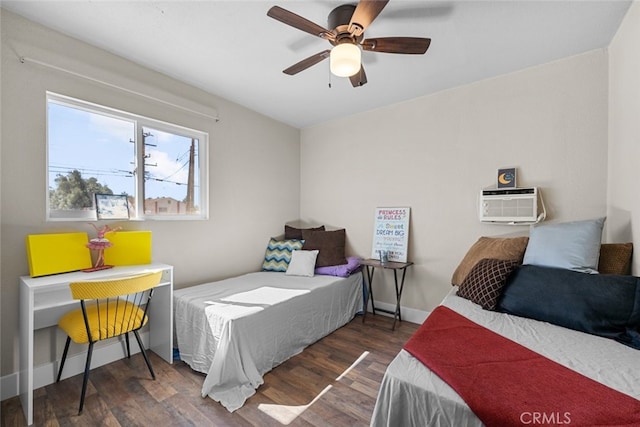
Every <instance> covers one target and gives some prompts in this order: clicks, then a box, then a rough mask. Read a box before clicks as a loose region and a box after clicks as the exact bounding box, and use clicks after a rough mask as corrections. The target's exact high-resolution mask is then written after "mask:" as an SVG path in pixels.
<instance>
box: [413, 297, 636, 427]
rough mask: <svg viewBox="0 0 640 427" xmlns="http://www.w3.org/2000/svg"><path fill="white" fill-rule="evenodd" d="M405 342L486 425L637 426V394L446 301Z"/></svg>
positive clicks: (501, 426)
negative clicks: (507, 335) (465, 313)
mask: <svg viewBox="0 0 640 427" xmlns="http://www.w3.org/2000/svg"><path fill="white" fill-rule="evenodd" d="M404 348H405V350H407V351H408V352H409V353H411V354H412V355H413V356H414V357H416V358H417V359H418V360H420V361H421V362H422V363H424V364H425V365H426V366H427V367H428V368H429V369H431V370H432V371H433V372H435V373H436V374H437V375H438V376H439V377H440V378H442V379H443V380H444V381H445V382H447V383H448V384H449V385H450V386H451V387H452V388H453V389H454V390H455V391H456V392H457V393H458V394H459V395H460V397H462V399H463V400H464V401H465V402H466V403H467V405H469V407H470V408H471V410H472V411H473V412H474V413H475V414H476V416H477V417H478V418H480V420H481V421H482V422H483V423H484V424H485V425H487V426H500V427H503V426H521V425H532V426H535V425H570V426H640V400H636V399H634V398H632V397H630V396H628V395H626V394H624V393H621V392H619V391H616V390H614V389H612V388H610V387H607V386H605V385H603V384H600V383H599V382H597V381H594V380H592V379H590V378H587V377H585V376H584V375H582V374H579V373H577V372H575V371H572V370H571V369H569V368H566V367H564V366H562V365H560V364H559V363H556V362H554V361H552V360H550V359H547V358H546V357H544V356H541V355H540V354H538V353H536V352H534V351H531V350H529V349H527V348H525V347H523V346H521V345H520V344H517V343H515V342H513V341H511V340H509V339H507V338H504V337H503V336H501V335H498V334H496V333H494V332H492V331H490V330H488V329H486V328H484V327H482V326H480V325H478V324H476V323H474V322H472V321H471V320H469V319H467V318H466V317H464V316H461V315H460V314H458V313H456V312H455V311H453V310H451V309H449V308H447V307H443V306H440V307H438V308H436V309H435V310H434V311H433V313H431V315H430V316H429V317H428V318H427V320H426V321H425V322H424V324H423V325H422V326H421V327H420V328H419V329H418V330H417V331H416V333H415V334H414V335H413V336H412V337H411V339H409V341H408V342H407V343H406V344H405V347H404ZM639 357H640V354H639ZM639 363H640V362H639ZM639 369H640V365H639ZM638 387H640V384H639V385H638Z"/></svg>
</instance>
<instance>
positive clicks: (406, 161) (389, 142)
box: [300, 50, 607, 310]
mask: <svg viewBox="0 0 640 427" xmlns="http://www.w3.org/2000/svg"><path fill="white" fill-rule="evenodd" d="M370 84H375V83H370ZM363 89H366V87H365V88H363ZM358 90H360V89H356V90H354V92H353V96H358ZM505 166H515V167H517V168H518V180H519V183H520V184H521V185H524V186H538V187H540V188H541V189H542V192H543V195H544V200H545V202H546V205H547V209H548V211H549V218H550V219H551V220H556V221H560V220H575V219H586V218H591V217H595V216H601V215H604V214H605V213H606V190H607V186H606V181H607V53H606V51H605V50H596V51H592V52H589V53H586V54H582V55H579V56H574V57H570V58H566V59H563V60H560V61H556V62H553V63H549V64H546V65H542V66H538V67H534V68H529V69H526V70H523V71H521V72H517V73H513V74H509V75H504V76H500V77H497V78H493V79H490V80H485V81H480V82H477V83H474V84H470V85H467V86H463V87H459V88H456V89H452V90H448V91H444V92H441V93H437V94H435V95H431V96H425V97H421V98H417V99H414V100H411V101H409V102H405V103H402V104H398V105H393V106H389V107H387V108H381V109H378V110H375V111H370V112H367V113H364V114H359V115H356V116H351V117H346V118H343V119H340V120H335V121H332V122H329V123H326V124H322V125H319V126H315V127H311V128H307V129H303V130H302V132H301V205H300V214H301V217H302V219H303V220H305V221H307V222H309V223H324V224H328V225H331V226H338V227H345V228H346V230H347V240H348V244H349V250H350V252H351V253H352V254H357V255H360V256H364V257H369V256H370V255H371V243H372V232H373V212H374V208H375V207H377V206H410V207H411V222H410V237H409V258H410V260H412V261H413V262H415V264H416V265H415V266H414V267H412V268H411V269H410V270H409V272H408V273H407V282H406V288H405V293H404V295H403V299H402V305H403V306H407V307H411V308H416V309H420V310H431V309H432V308H433V307H434V306H435V305H436V304H437V303H439V302H440V300H441V299H442V297H443V296H444V295H445V294H446V292H448V290H449V289H450V286H449V283H450V278H451V274H452V272H453V270H454V269H455V267H456V265H457V264H458V262H459V261H460V259H461V258H462V257H463V255H464V254H465V252H466V251H467V249H468V248H469V246H470V245H471V244H472V243H473V242H474V241H475V240H476V239H478V237H480V236H482V235H500V234H507V233H518V232H519V233H526V231H527V227H522V226H518V227H514V226H498V225H486V224H481V223H480V222H479V221H478V219H477V207H476V206H477V198H478V194H479V191H480V189H482V188H483V187H487V186H492V185H495V179H496V172H497V169H498V168H500V167H505ZM376 274H378V273H376ZM382 278H384V281H383V280H382ZM374 285H376V286H375V288H374V291H375V292H374V294H375V295H376V300H381V301H384V302H387V303H392V302H394V301H395V295H394V294H393V292H392V287H393V285H392V275H391V274H390V273H389V274H386V275H382V276H377V277H376V279H375V280H374Z"/></svg>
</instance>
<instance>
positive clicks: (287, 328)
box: [174, 272, 363, 411]
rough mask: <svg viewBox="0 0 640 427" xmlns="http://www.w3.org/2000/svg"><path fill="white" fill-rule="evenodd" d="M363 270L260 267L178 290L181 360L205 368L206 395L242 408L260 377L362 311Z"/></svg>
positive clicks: (178, 331)
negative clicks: (300, 271)
mask: <svg viewBox="0 0 640 427" xmlns="http://www.w3.org/2000/svg"><path fill="white" fill-rule="evenodd" d="M362 300H363V298H362V274H361V273H356V274H352V275H351V276H350V277H348V278H341V277H334V276H320V275H316V276H314V277H300V276H287V275H285V274H284V273H275V272H258V273H250V274H246V275H243V276H239V277H234V278H230V279H226V280H222V281H219V282H213V283H206V284H203V285H199V286H193V287H189V288H185V289H179V290H177V291H175V292H174V311H175V314H174V319H175V330H176V337H177V341H178V347H179V350H180V357H181V359H182V360H183V361H184V362H186V363H187V364H188V365H189V366H190V367H191V368H192V369H194V370H196V371H199V372H203V373H206V374H207V376H206V378H205V380H204V384H203V386H202V396H203V397H204V396H207V395H208V396H210V397H211V398H212V399H214V400H216V401H218V402H220V403H221V404H222V405H224V407H225V408H227V409H228V410H229V411H235V410H236V409H238V408H240V407H241V406H242V405H243V404H244V402H245V401H246V400H247V399H248V398H249V397H250V396H252V395H253V394H254V393H255V389H256V388H258V387H259V386H260V385H261V384H262V383H263V379H262V375H264V374H265V373H266V372H268V371H270V370H271V369H272V368H273V367H275V366H277V365H279V364H280V363H282V362H284V361H285V360H287V359H289V358H290V357H292V356H294V355H295V354H297V353H300V352H301V351H302V350H303V349H304V348H305V347H306V346H308V345H309V344H312V343H314V342H315V341H317V340H319V339H320V338H322V337H324V336H326V335H328V334H329V333H331V332H333V331H334V330H336V329H337V328H339V327H341V326H343V325H345V324H346V323H347V322H349V321H350V320H351V319H352V318H353V317H354V316H355V314H356V313H358V312H359V311H361V310H362V305H363V302H362Z"/></svg>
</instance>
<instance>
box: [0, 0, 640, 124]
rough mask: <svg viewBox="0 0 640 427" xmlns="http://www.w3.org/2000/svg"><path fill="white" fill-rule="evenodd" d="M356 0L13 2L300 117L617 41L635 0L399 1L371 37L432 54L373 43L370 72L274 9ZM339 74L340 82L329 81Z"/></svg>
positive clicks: (430, 89) (92, 38) (318, 17)
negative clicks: (347, 70)
mask: <svg viewBox="0 0 640 427" xmlns="http://www.w3.org/2000/svg"><path fill="white" fill-rule="evenodd" d="M345 3H348V2H346V1H325V0H317V1H284V0H271V1H211V0H209V1H100V0H94V1H92V0H75V1H7V0H2V2H1V4H2V7H3V8H5V9H8V10H11V11H13V12H16V13H18V14H20V15H22V16H24V17H26V18H28V19H30V20H33V21H36V22H39V23H41V24H43V25H45V26H48V27H50V28H53V29H55V30H58V31H60V32H62V33H65V34H68V35H70V36H72V37H75V38H78V39H80V40H83V41H85V42H88V43H90V44H93V45H95V46H98V47H101V48H103V49H105V50H107V51H110V52H112V53H115V54H117V55H120V56H123V57H125V58H128V59H130V60H132V61H134V62H137V63H139V64H141V65H144V66H146V67H148V68H151V69H154V70H157V71H160V72H162V73H165V74H167V75H169V76H172V77H174V78H176V79H179V80H182V81H184V82H187V83H190V84H192V85H194V86H196V87H199V88H201V89H204V90H206V91H208V92H211V93H214V94H216V95H218V96H221V97H223V98H226V99H229V100H231V101H234V102H237V103H239V104H241V105H244V106H246V107H248V108H251V109H253V110H255V111H258V112H261V113H263V114H265V115H267V116H270V117H273V118H275V119H277V120H279V121H282V122H284V123H288V124H290V125H292V126H295V127H298V128H304V127H307V126H311V125H314V124H318V123H322V122H324V121H327V120H330V119H333V118H336V117H340V116H345V115H351V114H355V113H358V112H362V111H366V110H370V109H374V108H378V107H382V106H385V105H389V104H393V103H397V102H401V101H404V100H407V99H411V98H415V97H418V96H422V95H427V94H430V93H434V92H438V91H441V90H444V89H448V88H451V87H455V86H459V85H464V84H467V83H470V82H473V81H477V80H480V79H486V78H490V77H493V76H496V75H500V74H504V73H509V72H512V71H516V70H520V69H523V68H526V67H530V66H533V65H537V64H542V63H546V62H549V61H553V60H556V59H559V58H563V57H566V56H570V55H575V54H579V53H582V52H586V51H589V50H592V49H596V48H604V47H607V46H608V45H609V43H610V41H611V39H612V37H613V36H614V35H615V32H616V30H617V29H618V26H619V25H620V22H621V21H622V19H623V17H624V14H625V13H626V11H627V9H628V8H629V5H630V4H631V1H630V0H602V1H597V0H571V1H569V0H531V1H523V0H466V1H447V0H443V1H406V0H391V1H390V2H389V4H388V5H387V6H386V7H385V9H384V10H383V11H382V13H380V15H379V16H378V18H377V19H376V20H375V21H374V22H373V23H372V24H371V25H370V26H369V28H368V29H367V30H366V32H365V38H366V37H386V36H414V37H429V38H431V39H432V42H431V46H430V48H429V50H428V51H427V53H426V54H425V55H396V54H385V53H373V52H363V63H364V66H365V70H366V73H367V78H368V83H367V84H366V85H365V86H362V87H359V88H353V87H352V86H351V84H350V82H349V79H348V78H338V77H330V73H329V61H328V60H325V61H323V62H321V63H319V64H317V65H315V66H313V67H311V68H309V69H307V70H305V71H303V72H301V73H299V74H297V75H295V76H288V75H285V74H283V73H282V70H283V69H285V68H287V67H288V66H290V65H293V64H294V63H296V62H298V61H300V60H302V59H304V58H306V57H308V56H310V55H312V54H314V53H317V52H320V51H322V50H324V49H327V48H329V47H330V45H329V43H328V42H327V41H325V40H323V39H320V38H316V37H314V36H312V35H309V34H307V33H304V32H302V31H300V30H297V29H295V28H293V27H290V26H287V25H285V24H283V23H281V22H278V21H276V20H274V19H271V18H269V17H267V15H266V14H267V10H268V9H269V8H270V7H271V6H273V5H278V6H281V7H283V8H285V9H287V10H289V11H291V12H294V13H296V14H298V15H301V16H303V17H305V18H307V19H309V20H310V21H313V22H315V23H317V24H319V25H321V26H323V27H326V25H327V24H326V20H327V15H328V14H329V12H330V11H331V10H332V9H333V8H334V7H336V6H338V5H341V4H345ZM353 3H355V2H353ZM329 82H331V88H329V85H328V84H329Z"/></svg>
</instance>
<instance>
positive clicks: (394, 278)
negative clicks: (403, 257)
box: [391, 268, 407, 331]
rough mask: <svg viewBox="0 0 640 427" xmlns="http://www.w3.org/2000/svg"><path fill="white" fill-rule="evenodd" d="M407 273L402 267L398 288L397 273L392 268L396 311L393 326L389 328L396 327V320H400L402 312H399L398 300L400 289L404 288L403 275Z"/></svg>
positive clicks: (400, 293)
mask: <svg viewBox="0 0 640 427" xmlns="http://www.w3.org/2000/svg"><path fill="white" fill-rule="evenodd" d="M406 274H407V269H406V268H403V269H402V279H401V281H400V288H398V275H397V273H396V270H393V282H394V284H395V285H396V311H395V313H393V326H391V330H392V331H393V330H395V329H396V320H399V321H401V322H402V313H401V312H400V300H401V299H402V290H403V289H404V276H405V275H406Z"/></svg>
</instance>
